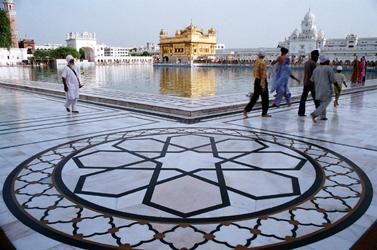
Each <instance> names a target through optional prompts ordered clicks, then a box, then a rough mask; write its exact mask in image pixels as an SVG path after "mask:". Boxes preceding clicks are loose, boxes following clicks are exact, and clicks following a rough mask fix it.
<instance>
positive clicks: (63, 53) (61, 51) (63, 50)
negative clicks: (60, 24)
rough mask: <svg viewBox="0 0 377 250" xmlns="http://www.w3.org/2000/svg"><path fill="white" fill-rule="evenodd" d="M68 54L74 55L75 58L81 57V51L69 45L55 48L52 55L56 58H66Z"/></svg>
mask: <svg viewBox="0 0 377 250" xmlns="http://www.w3.org/2000/svg"><path fill="white" fill-rule="evenodd" d="M68 55H72V56H73V57H74V58H80V53H79V52H78V51H77V50H76V49H74V48H69V47H60V48H57V49H54V50H53V51H52V53H51V57H53V58H56V59H65V58H66V57H67V56H68Z"/></svg>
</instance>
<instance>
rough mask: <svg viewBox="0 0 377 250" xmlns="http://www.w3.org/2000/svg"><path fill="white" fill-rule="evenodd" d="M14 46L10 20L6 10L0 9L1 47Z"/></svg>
mask: <svg viewBox="0 0 377 250" xmlns="http://www.w3.org/2000/svg"><path fill="white" fill-rule="evenodd" d="M11 46H12V32H11V29H10V22H9V19H8V17H7V15H6V13H5V11H4V10H0V48H8V49H9V48H10V47H11Z"/></svg>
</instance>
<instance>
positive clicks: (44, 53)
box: [33, 50, 52, 58]
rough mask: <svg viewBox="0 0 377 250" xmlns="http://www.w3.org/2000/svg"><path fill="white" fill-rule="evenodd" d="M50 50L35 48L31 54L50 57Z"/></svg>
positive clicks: (38, 56)
mask: <svg viewBox="0 0 377 250" xmlns="http://www.w3.org/2000/svg"><path fill="white" fill-rule="evenodd" d="M51 54H52V50H36V51H34V53H33V56H34V57H35V58H47V57H52V56H51Z"/></svg>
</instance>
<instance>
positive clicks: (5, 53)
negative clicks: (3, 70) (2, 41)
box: [0, 48, 29, 66]
mask: <svg viewBox="0 0 377 250" xmlns="http://www.w3.org/2000/svg"><path fill="white" fill-rule="evenodd" d="M28 56H29V55H28V53H27V49H26V48H25V49H21V48H10V49H6V48H0V66H15V65H20V64H22V63H23V62H26V61H27V60H28Z"/></svg>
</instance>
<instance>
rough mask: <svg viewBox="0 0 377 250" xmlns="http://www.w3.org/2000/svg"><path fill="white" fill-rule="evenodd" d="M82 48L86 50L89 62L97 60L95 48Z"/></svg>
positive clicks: (85, 54)
mask: <svg viewBox="0 0 377 250" xmlns="http://www.w3.org/2000/svg"><path fill="white" fill-rule="evenodd" d="M80 50H82V51H83V52H84V56H83V57H84V58H83V59H84V60H88V61H89V62H94V61H95V55H94V49H93V48H90V47H81V48H80Z"/></svg>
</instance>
